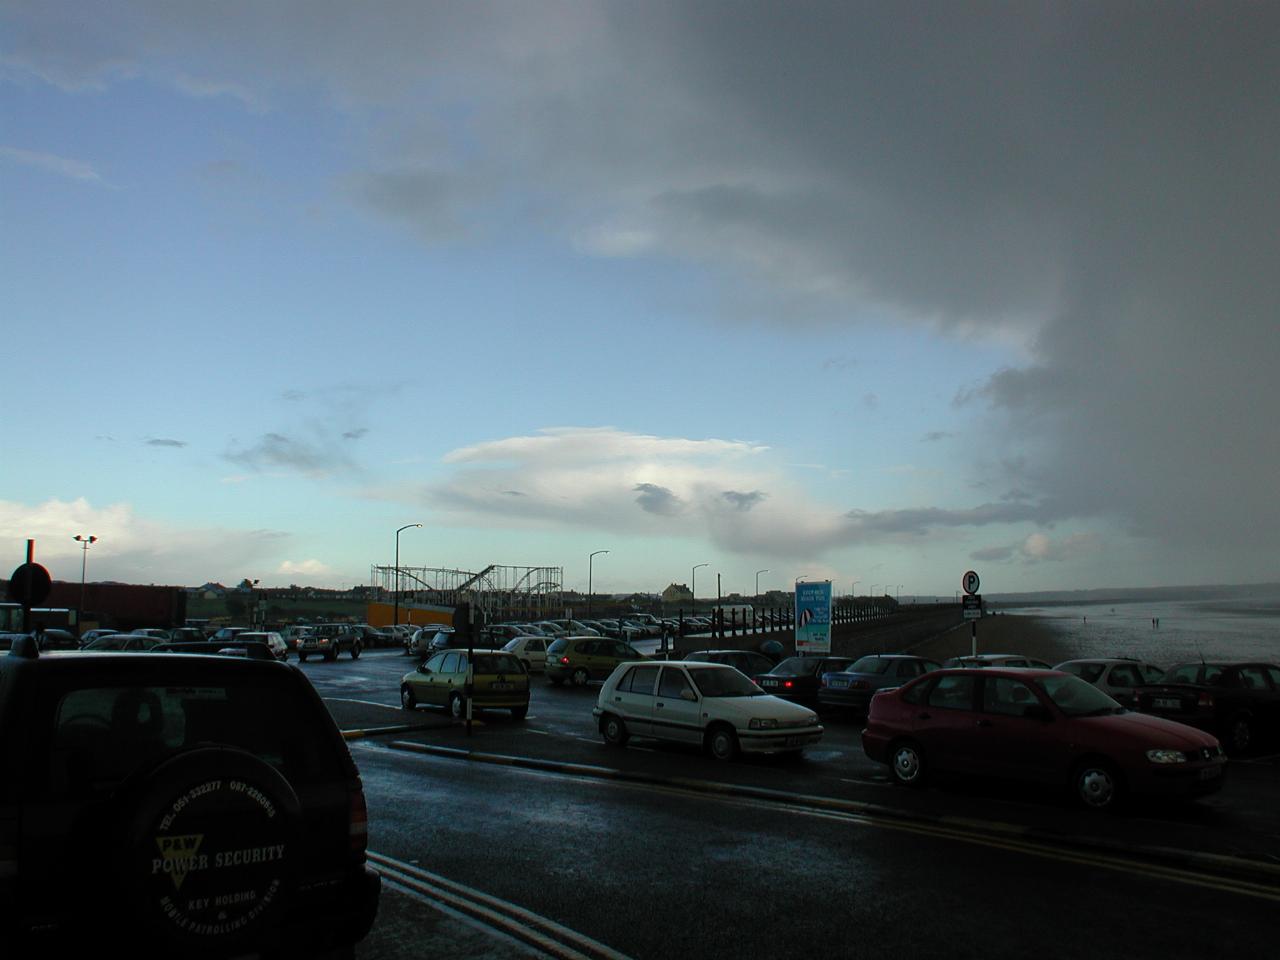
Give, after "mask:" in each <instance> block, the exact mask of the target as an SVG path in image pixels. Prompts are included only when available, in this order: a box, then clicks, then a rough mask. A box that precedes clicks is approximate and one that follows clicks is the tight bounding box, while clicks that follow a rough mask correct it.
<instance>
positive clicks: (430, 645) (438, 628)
mask: <svg viewBox="0 0 1280 960" xmlns="http://www.w3.org/2000/svg"><path fill="white" fill-rule="evenodd" d="M466 645H467V643H466V639H465V637H463V636H462V635H461V634H459V633H458V632H457V631H456V630H454V629H453V627H450V626H446V625H444V624H433V625H431V626H428V627H423V628H422V629H421V630H418V631H416V632H415V633H414V635H413V637H412V638H411V639H410V640H409V651H408V652H409V653H410V654H411V655H413V656H416V657H418V658H420V659H423V660H425V659H426V658H427V657H429V656H431V655H432V654H434V653H439V652H440V651H441V650H448V649H450V648H456V647H465V646H466Z"/></svg>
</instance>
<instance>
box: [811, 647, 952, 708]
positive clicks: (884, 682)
mask: <svg viewBox="0 0 1280 960" xmlns="http://www.w3.org/2000/svg"><path fill="white" fill-rule="evenodd" d="M938 669H941V665H940V664H939V663H937V661H934V660H929V659H926V658H925V657H913V656H910V655H907V654H895V653H882V654H876V655H873V656H868V657H859V658H858V659H857V660H855V661H854V662H853V663H851V664H849V666H848V667H847V668H845V669H844V670H837V671H834V672H831V673H824V674H822V675H821V677H819V679H818V703H819V705H820V706H824V707H833V708H836V709H841V710H849V711H852V712H853V713H856V714H857V715H858V716H863V717H865V716H866V715H867V706H868V705H869V704H870V703H871V698H872V697H873V696H874V695H875V693H876V692H877V691H879V690H887V689H889V688H891V687H900V686H902V685H903V684H904V683H906V682H907V681H908V680H914V679H915V678H916V677H921V676H924V675H925V674H926V673H928V672H930V671H931V670H938Z"/></svg>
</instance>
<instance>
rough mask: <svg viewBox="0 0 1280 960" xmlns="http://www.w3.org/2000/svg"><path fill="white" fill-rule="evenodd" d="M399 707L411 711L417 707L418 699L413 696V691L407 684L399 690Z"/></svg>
mask: <svg viewBox="0 0 1280 960" xmlns="http://www.w3.org/2000/svg"><path fill="white" fill-rule="evenodd" d="M400 706H402V707H404V709H406V710H413V709H415V708H417V706H418V698H417V697H415V696H414V695H413V689H412V688H411V687H410V686H409V685H408V684H407V683H406V684H404V685H403V686H402V687H401V688H400Z"/></svg>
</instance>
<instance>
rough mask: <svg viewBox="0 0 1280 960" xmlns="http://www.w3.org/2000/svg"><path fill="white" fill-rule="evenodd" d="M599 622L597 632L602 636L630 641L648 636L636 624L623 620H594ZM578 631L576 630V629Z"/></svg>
mask: <svg viewBox="0 0 1280 960" xmlns="http://www.w3.org/2000/svg"><path fill="white" fill-rule="evenodd" d="M594 622H595V623H597V624H598V629H597V630H595V631H594V632H595V633H598V634H600V635H602V636H606V637H613V638H614V639H615V640H625V641H626V642H627V643H630V642H631V641H633V640H639V639H641V638H642V637H645V636H648V634H647V632H646V631H645V630H644V629H643V628H642V627H638V626H636V625H634V624H628V623H623V622H622V621H621V620H614V619H613V618H612V617H610V618H608V619H605V620H597V621H594ZM575 632H576V631H575Z"/></svg>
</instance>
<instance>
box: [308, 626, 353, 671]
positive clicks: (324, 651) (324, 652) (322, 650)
mask: <svg viewBox="0 0 1280 960" xmlns="http://www.w3.org/2000/svg"><path fill="white" fill-rule="evenodd" d="M363 649H364V640H363V638H362V635H361V634H360V632H359V631H357V630H356V628H355V626H354V625H352V624H350V623H318V624H316V626H315V627H314V628H313V629H312V631H311V632H310V633H308V634H306V635H305V636H301V637H299V638H298V660H299V661H302V662H305V661H306V659H307V657H324V659H326V660H337V659H338V654H340V653H349V654H351V659H352V660H355V659H356V658H357V657H359V656H360V651H362V650H363Z"/></svg>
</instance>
